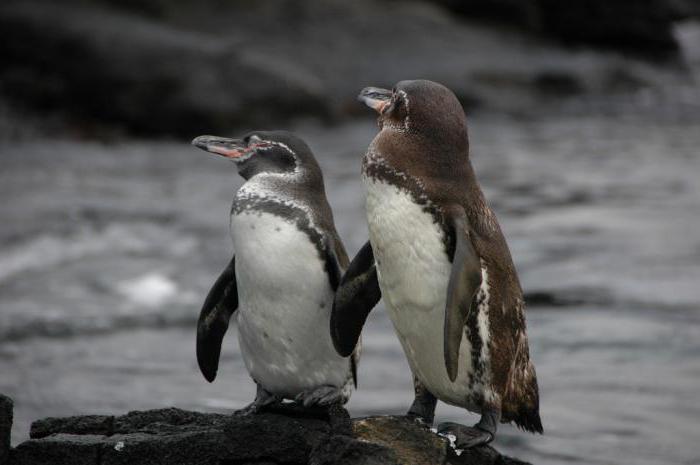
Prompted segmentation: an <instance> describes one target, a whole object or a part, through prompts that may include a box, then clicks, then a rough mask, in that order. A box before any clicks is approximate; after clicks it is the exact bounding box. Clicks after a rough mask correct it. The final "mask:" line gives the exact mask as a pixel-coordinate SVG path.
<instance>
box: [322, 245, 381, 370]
mask: <svg viewBox="0 0 700 465" xmlns="http://www.w3.org/2000/svg"><path fill="white" fill-rule="evenodd" d="M381 297H382V292H381V290H380V289H379V281H377V268H376V267H375V265H374V253H373V252H372V245H371V244H370V243H369V241H367V243H366V244H365V245H364V246H363V247H362V248H361V249H360V251H359V252H358V253H357V255H356V256H355V258H354V259H353V260H352V263H350V266H349V267H348V271H347V272H346V273H345V275H343V279H342V280H341V281H340V285H339V286H338V289H337V291H336V293H335V299H334V301H333V311H332V312H331V328H330V329H331V339H333V345H334V346H335V350H336V351H337V352H338V353H339V354H340V355H342V356H343V357H347V356H348V355H350V354H352V353H353V350H354V349H355V346H356V345H357V340H358V339H359V338H360V333H361V332H362V326H363V325H364V324H365V320H366V319H367V315H369V312H370V311H371V310H372V309H373V308H374V306H375V305H377V302H379V299H381Z"/></svg>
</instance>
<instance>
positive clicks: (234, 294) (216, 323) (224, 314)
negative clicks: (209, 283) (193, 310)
mask: <svg viewBox="0 0 700 465" xmlns="http://www.w3.org/2000/svg"><path fill="white" fill-rule="evenodd" d="M237 309H238V287H237V285H236V256H235V255H234V256H233V258H231V261H230V262H229V264H228V266H227V267H226V269H225V270H224V271H223V273H221V276H219V279H217V280H216V282H215V283H214V286H213V287H212V288H211V290H210V291H209V294H207V298H206V299H205V300H204V305H203V306H202V311H201V312H200V313H199V321H197V363H199V369H200V370H201V371H202V374H203V375H204V377H205V378H206V379H207V381H209V382H212V381H214V379H215V378H216V371H217V370H218V368H219V356H220V355H221V341H222V340H223V339H224V334H226V330H227V329H228V324H229V320H230V319H231V315H233V313H234V312H235V311H236V310H237Z"/></svg>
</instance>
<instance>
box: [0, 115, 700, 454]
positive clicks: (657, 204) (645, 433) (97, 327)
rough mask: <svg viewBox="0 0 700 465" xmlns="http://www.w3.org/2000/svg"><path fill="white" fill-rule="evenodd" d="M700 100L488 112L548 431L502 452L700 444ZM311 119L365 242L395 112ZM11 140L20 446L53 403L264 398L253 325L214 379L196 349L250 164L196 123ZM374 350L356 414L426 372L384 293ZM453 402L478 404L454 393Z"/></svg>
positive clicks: (6, 192) (484, 136)
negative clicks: (696, 103)
mask: <svg viewBox="0 0 700 465" xmlns="http://www.w3.org/2000/svg"><path fill="white" fill-rule="evenodd" d="M694 115H695V116H694V117H687V114H683V115H682V117H670V116H668V115H664V116H663V117H661V116H659V115H658V114H655V113H654V112H653V111H644V112H631V111H619V112H612V113H610V114H608V116H605V115H601V114H599V113H596V114H592V113H590V112H588V113H586V112H575V111H567V112H549V113H544V114H539V115H535V116H530V117H527V118H525V117H521V118H516V117H504V116H497V115H493V114H488V113H477V114H475V115H474V116H473V117H472V118H471V119H470V133H471V141H472V144H471V145H472V159H473V163H474V165H475V168H476V170H477V174H478V176H479V179H480V181H481V183H482V186H483V187H484V189H485V191H486V195H487V198H488V199H489V201H490V202H491V204H492V206H493V208H494V209H495V211H496V213H497V215H498V217H499V219H500V222H501V226H502V227H503V229H504V231H505V233H506V236H507V239H508V241H509V244H510V246H511V249H512V252H513V256H514V260H515V263H516V266H517V268H518V270H519V273H520V276H521V279H522V282H523V287H524V289H525V291H526V292H527V294H528V295H529V297H530V298H531V299H530V300H531V304H530V306H529V309H528V324H529V335H530V345H531V353H532V358H533V359H534V362H535V365H536V367H537V372H538V377H539V382H540V390H541V404H542V407H541V410H542V412H541V413H542V419H543V423H544V427H545V433H546V434H545V435H544V436H532V435H529V434H527V433H522V432H520V431H518V430H516V429H515V428H513V427H510V426H506V425H504V426H502V428H501V430H500V434H499V436H498V438H497V441H496V445H497V447H499V449H501V450H502V451H504V452H506V453H509V454H512V455H515V456H517V457H520V458H522V459H524V460H529V461H532V462H533V463H538V464H560V463H587V464H588V463H596V464H628V463H629V464H637V465H638V464H644V465H647V464H649V465H651V464H670V463H679V464H681V463H682V464H690V463H700V446H699V445H698V443H697V439H698V438H699V437H700V436H699V430H698V426H697V424H698V421H699V420H700V402H698V395H697V392H698V387H699V386H700V357H699V354H700V308H698V302H700V287H699V284H698V283H700V236H699V235H698V234H697V231H698V230H699V229H700V184H699V183H698V182H697V176H698V173H700V157H698V147H700V131H698V128H700V126H699V125H698V121H700V120H699V119H698V118H697V115H698V113H694ZM691 116H692V114H691ZM368 119H369V118H368ZM297 131H298V132H299V133H300V134H301V135H302V136H304V137H305V138H306V139H307V140H308V141H309V143H310V145H311V146H312V148H313V149H314V151H315V153H316V154H317V157H318V159H319V162H320V163H321V165H322V168H323V169H324V172H325V175H326V185H327V190H328V192H329V198H330V203H331V205H332V207H333V209H334V212H335V216H336V223H337V226H338V229H339V231H340V234H341V236H342V237H343V239H344V240H345V243H346V246H347V248H348V250H349V252H350V253H351V254H352V253H354V252H355V251H357V250H358V248H359V247H360V246H361V245H362V244H363V243H364V241H365V240H366V223H365V219H364V214H363V189H362V186H361V182H360V178H359V163H360V156H361V154H362V153H363V151H364V148H365V147H366V146H367V144H368V142H369V141H370V140H371V138H372V137H373V134H374V133H375V132H376V128H375V127H374V125H373V124H372V123H370V122H357V123H349V124H346V125H343V126H340V127H335V128H323V127H317V126H314V125H301V126H299V127H298V128H297ZM0 154H1V159H2V170H1V171H0V195H1V196H2V197H1V198H2V199H3V202H2V203H1V204H0V218H1V219H2V228H1V229H0V392H3V393H5V394H7V395H9V396H11V397H12V398H13V399H14V400H15V404H16V408H15V417H16V419H15V425H14V430H13V443H14V444H17V443H18V442H20V441H22V440H25V439H26V438H27V436H28V429H29V424H30V422H31V421H32V420H34V419H37V418H39V417H44V416H49V415H51V416H57V415H71V414H79V413H123V412H126V411H127V410H130V409H146V408H156V407H163V406H171V405H175V406H178V407H182V408H191V409H198V410H209V411H229V410H231V409H235V408H239V407H241V406H243V405H244V404H246V403H247V402H249V401H251V400H252V398H253V395H254V387H253V383H252V381H251V380H250V379H249V377H248V375H247V373H246V371H245V368H244V366H243V363H242V360H241V358H240V353H239V351H238V347H237V341H236V336H235V329H233V328H232V330H231V331H230V333H229V335H228V337H227V338H226V340H225V347H224V354H223V356H222V360H221V369H220V371H219V378H218V379H217V380H216V381H215V382H214V383H213V384H209V383H207V382H206V381H205V380H204V379H203V378H202V376H201V375H200V374H199V371H198V368H197V364H196V361H195V358H194V327H195V319H196V316H197V314H198V311H199V306H200V304H201V301H202V300H203V297H204V295H205V294H206V292H207V290H208V288H209V286H210V285H211V284H212V283H213V281H214V279H215V278H216V277H217V276H218V273H219V272H220V270H221V269H223V267H224V266H225V265H226V263H227V262H228V260H229V258H230V255H231V253H232V246H231V243H230V239H229V237H228V231H227V226H228V216H227V215H228V209H229V205H230V201H231V198H232V195H233V192H234V191H235V189H236V188H237V187H238V186H239V185H240V180H239V178H238V177H237V176H236V174H235V169H234V167H233V166H232V165H230V164H229V163H228V162H226V161H225V160H223V159H220V158H217V157H214V156H210V155H207V154H205V153H203V152H201V151H198V150H196V149H194V148H192V147H190V146H189V145H187V144H186V143H185V142H179V141H178V142H148V141H129V140H127V141H122V142H117V143H111V144H105V143H97V142H76V141H70V140H62V139H52V138H46V137H40V138H36V139H32V138H25V139H22V140H19V141H9V140H6V141H4V142H2V143H0ZM364 347H365V349H364V352H363V359H362V362H361V365H360V370H359V384H360V388H359V391H357V392H356V393H355V394H354V396H353V398H352V400H351V401H350V403H349V405H348V408H349V409H350V411H351V413H352V414H353V415H355V416H359V415H367V414H377V413H401V412H404V411H405V410H406V409H407V407H408V405H409V404H410V402H411V400H412V386H411V378H410V374H409V371H408V366H407V364H406V362H405V360H404V357H403V353H402V352H401V349H400V346H399V344H398V342H397V340H396V338H395V337H394V335H393V331H392V328H391V325H390V323H389V321H388V320H387V317H386V314H385V312H384V310H383V309H382V308H379V309H376V310H375V311H374V312H373V314H372V315H371V317H370V320H369V321H368V323H367V325H366V332H365V335H364ZM438 417H439V419H440V420H454V421H462V422H467V423H472V422H474V421H476V416H475V415H472V414H467V413H465V412H464V411H461V410H459V409H455V408H451V407H446V406H444V405H443V406H440V407H439V409H438Z"/></svg>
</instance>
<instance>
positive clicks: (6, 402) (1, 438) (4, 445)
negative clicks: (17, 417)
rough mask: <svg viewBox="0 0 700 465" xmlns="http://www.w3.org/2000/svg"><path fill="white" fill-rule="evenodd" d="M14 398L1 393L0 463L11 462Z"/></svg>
mask: <svg viewBox="0 0 700 465" xmlns="http://www.w3.org/2000/svg"><path fill="white" fill-rule="evenodd" d="M12 408H13V404H12V399H10V398H9V397H6V396H3V395H2V394H0V464H2V463H7V462H9V460H10V459H9V457H10V435H11V433H12Z"/></svg>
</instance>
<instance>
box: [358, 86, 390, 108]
mask: <svg viewBox="0 0 700 465" xmlns="http://www.w3.org/2000/svg"><path fill="white" fill-rule="evenodd" d="M391 96H392V92H391V91H390V90H388V89H382V88H380V87H365V88H364V89H362V91H361V92H360V95H358V96H357V99H358V100H359V101H361V102H364V104H365V105H367V106H368V107H370V108H372V109H373V110H374V111H376V112H377V113H379V114H381V113H382V112H383V111H384V108H386V106H387V105H388V104H389V102H390V101H391Z"/></svg>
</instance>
